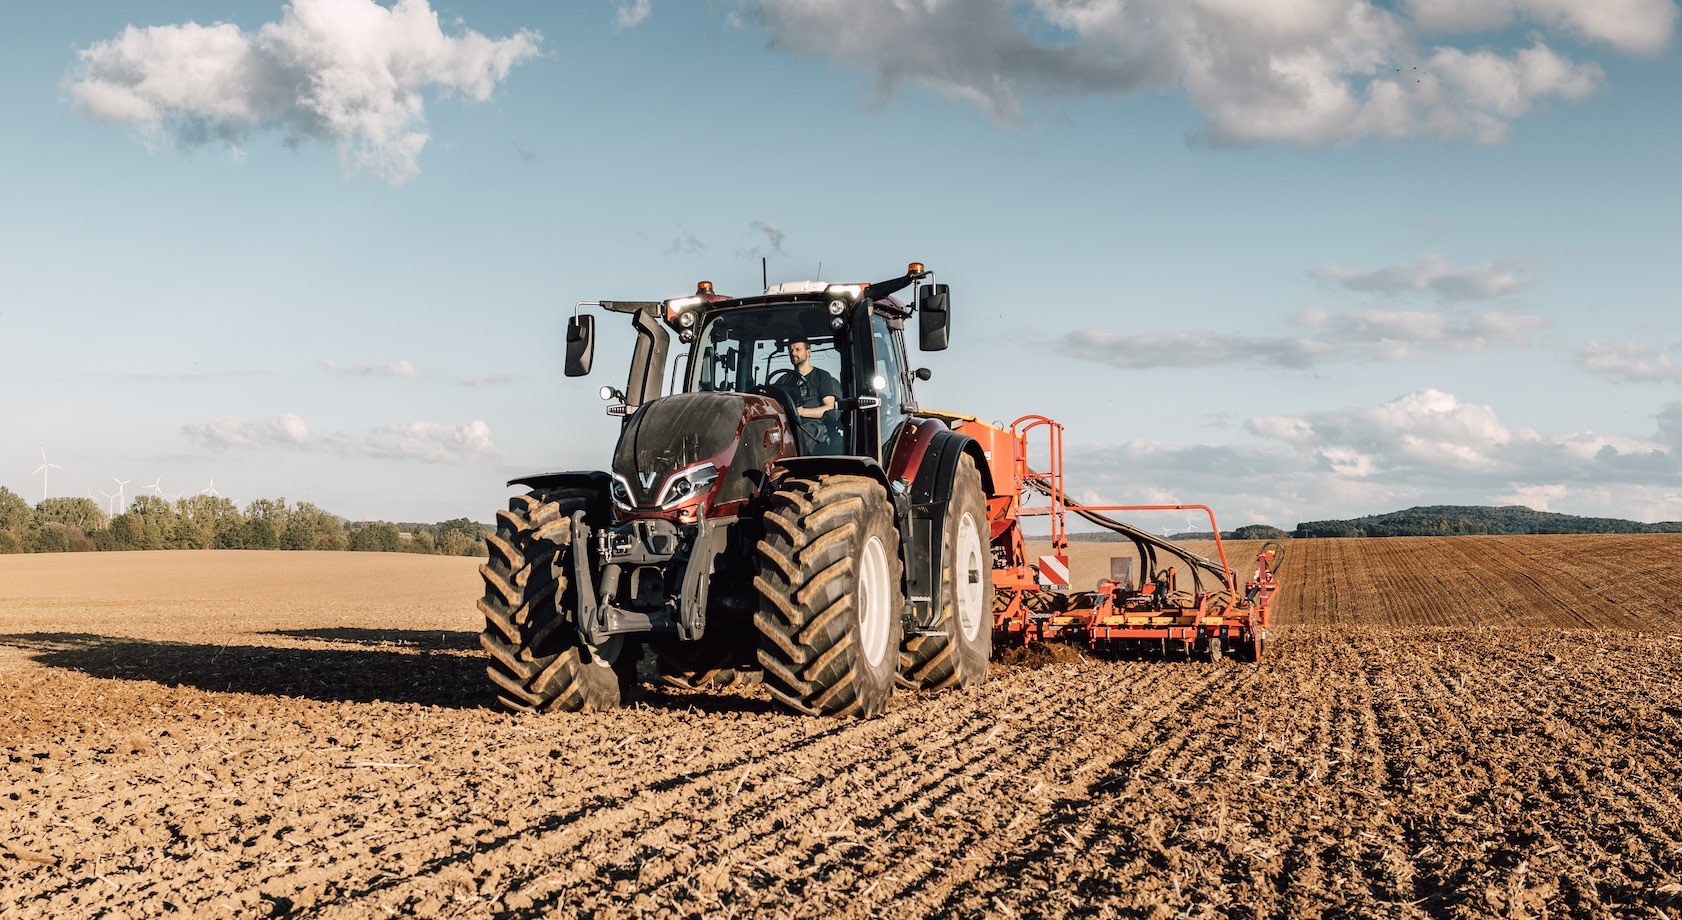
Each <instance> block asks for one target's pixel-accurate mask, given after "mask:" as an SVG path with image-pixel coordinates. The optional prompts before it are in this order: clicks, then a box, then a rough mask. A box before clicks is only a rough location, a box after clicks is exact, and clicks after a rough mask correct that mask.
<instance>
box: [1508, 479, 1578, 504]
mask: <svg viewBox="0 0 1682 920" xmlns="http://www.w3.org/2000/svg"><path fill="white" fill-rule="evenodd" d="M1570 494H1571V490H1570V489H1569V488H1567V487H1566V486H1563V485H1560V484H1558V483H1549V484H1544V485H1528V486H1519V487H1517V488H1515V489H1513V490H1512V491H1511V492H1508V493H1506V494H1505V495H1501V496H1499V497H1497V498H1496V499H1495V503H1496V504H1497V505H1523V506H1525V507H1526V508H1534V509H1536V510H1537V511H1551V510H1553V509H1552V508H1551V507H1550V506H1551V505H1553V503H1555V502H1557V501H1560V500H1561V499H1564V498H1566V497H1568V496H1569V495H1570Z"/></svg>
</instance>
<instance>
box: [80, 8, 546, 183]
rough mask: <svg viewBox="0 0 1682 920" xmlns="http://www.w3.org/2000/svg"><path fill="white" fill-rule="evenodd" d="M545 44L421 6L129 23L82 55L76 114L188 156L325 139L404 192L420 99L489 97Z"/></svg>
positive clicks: (422, 122) (421, 113) (346, 161)
mask: <svg viewBox="0 0 1682 920" xmlns="http://www.w3.org/2000/svg"><path fill="white" fill-rule="evenodd" d="M540 41H541V37H540V36H539V35H538V34H537V33H535V32H530V31H521V32H519V33H517V34H515V35H513V36H511V37H509V38H504V39H498V40H492V39H490V38H487V37H485V36H484V35H482V34H480V33H478V32H475V31H473V30H471V29H465V30H463V31H462V32H461V33H460V34H458V35H453V36H452V35H446V34H445V33H444V31H443V29H442V28H440V26H439V24H438V17H437V14H436V13H434V12H433V11H432V9H431V7H430V6H429V5H428V4H427V2H426V0H397V2H396V3H395V4H394V5H392V6H391V7H389V8H387V7H383V6H380V5H379V4H377V3H375V2H373V0H293V2H292V3H290V4H289V5H287V6H286V7H285V9H284V11H283V13H282V14H281V19H280V21H279V22H271V23H267V24H265V25H263V26H262V27H261V28H259V29H258V30H257V31H256V32H252V33H247V32H244V31H242V30H241V29H240V28H239V27H238V26H235V25H232V24H229V23H217V24H215V25H210V26H202V25H199V24H197V23H192V22H189V23H184V24H181V25H165V26H146V27H137V26H129V27H127V28H125V29H124V30H123V32H122V34H120V35H118V36H117V37H116V38H113V39H110V40H108V41H102V42H96V43H94V44H93V45H91V46H89V47H87V48H85V49H82V50H81V51H80V52H79V53H78V57H79V59H80V60H79V65H78V67H77V69H76V71H75V72H74V73H73V74H72V75H71V77H70V78H69V79H68V80H67V91H68V94H69V96H70V100H71V104H72V106H73V107H74V109H75V110H76V111H77V112H78V113H79V114H81V115H83V116H84V117H87V118H90V119H93V120H95V121H105V122H113V123H117V124H123V125H128V126H130V127H133V128H135V129H137V130H139V131H140V132H141V133H142V134H143V135H145V136H147V137H149V138H152V137H157V136H168V137H171V138H172V139H173V140H174V141H175V142H176V143H177V144H179V145H181V146H183V147H186V148H193V147H197V146H200V145H202V144H205V143H209V142H212V141H219V142H223V143H227V144H229V145H230V146H236V145H238V144H240V143H242V142H243V140H244V139H245V138H247V137H249V136H251V135H253V134H256V133H259V132H276V133H279V134H280V135H282V136H283V137H284V138H285V140H286V141H287V142H288V143H295V142H298V141H301V140H303V139H306V138H313V139H320V140H326V141H329V142H331V143H333V144H334V146H335V147H336V148H337V150H338V154H339V160H340V163H341V165H342V166H343V168H344V169H345V171H346V172H347V174H348V173H368V174H370V175H373V176H376V177H378V178H381V179H384V180H386V181H388V182H392V183H401V182H403V181H405V180H408V179H411V178H413V177H414V176H416V175H418V174H419V172H420V165H419V157H420V153H421V150H422V148H423V147H425V145H426V142H427V137H428V136H427V132H426V111H425V108H426V107H425V99H424V94H425V93H426V91H427V90H434V91H437V92H440V93H444V94H456V93H459V94H460V95H462V96H465V97H467V98H469V99H472V100H475V101H481V102H482V101H484V100H486V99H488V98H490V95H491V92H492V91H493V90H494V89H495V88H496V86H497V84H499V83H500V82H501V81H502V80H503V79H505V78H506V77H507V76H508V73H509V71H510V69H511V68H513V66H514V65H515V64H518V63H520V62H521V61H524V60H527V59H529V58H531V57H533V56H535V55H536V54H537V48H538V44H539V42H540Z"/></svg>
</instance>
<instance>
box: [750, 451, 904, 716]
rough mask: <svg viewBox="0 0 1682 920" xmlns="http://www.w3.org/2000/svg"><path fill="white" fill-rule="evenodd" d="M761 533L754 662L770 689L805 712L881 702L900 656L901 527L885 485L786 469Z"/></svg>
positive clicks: (845, 712) (854, 709) (853, 711)
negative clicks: (789, 473) (805, 476)
mask: <svg viewBox="0 0 1682 920" xmlns="http://www.w3.org/2000/svg"><path fill="white" fill-rule="evenodd" d="M764 524H765V537H764V539H762V540H760V542H759V569H760V571H759V576H758V577H757V578H755V579H754V587H755V588H757V589H758V593H759V597H760V602H759V612H758V614H756V615H755V617H754V624H755V626H757V627H758V630H759V636H760V639H759V665H760V668H761V669H762V670H763V671H764V681H765V687H766V689H767V690H769V691H771V695H772V696H773V697H775V698H776V699H777V701H778V702H780V703H781V704H782V705H784V706H786V707H788V708H789V709H792V710H794V711H796V712H801V713H805V714H807V715H828V716H849V715H850V716H858V717H861V718H870V717H873V716H877V715H880V714H882V713H883V712H885V711H887V708H888V700H889V699H890V698H891V697H892V696H893V691H894V678H895V672H896V670H897V665H898V663H899V656H898V654H897V653H896V652H897V650H898V648H899V645H900V633H901V629H902V624H901V616H902V615H903V611H904V607H905V601H904V594H903V592H902V588H901V583H902V582H901V578H902V565H901V563H900V558H899V532H898V530H897V529H896V528H895V527H894V518H893V513H892V511H891V510H890V507H889V505H888V501H887V495H886V493H885V492H884V491H883V489H882V486H881V485H880V484H879V483H877V482H876V481H875V480H873V479H869V478H866V477H862V476H820V477H818V478H816V479H801V478H795V477H789V478H786V479H784V480H782V482H780V483H779V484H778V485H777V487H776V489H775V491H774V492H772V494H771V496H770V498H769V500H768V502H767V508H766V512H765V517H764Z"/></svg>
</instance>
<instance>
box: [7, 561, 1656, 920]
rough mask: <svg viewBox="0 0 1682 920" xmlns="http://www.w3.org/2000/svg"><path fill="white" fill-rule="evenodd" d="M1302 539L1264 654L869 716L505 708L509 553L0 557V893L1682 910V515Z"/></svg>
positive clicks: (1054, 657)
mask: <svg viewBox="0 0 1682 920" xmlns="http://www.w3.org/2000/svg"><path fill="white" fill-rule="evenodd" d="M1111 549H1112V548H1111V547H1109V546H1106V545H1103V544H1077V545H1076V550H1075V551H1076V559H1075V581H1076V584H1077V585H1089V584H1090V583H1091V582H1092V581H1094V580H1096V578H1097V577H1098V575H1101V574H1103V573H1105V572H1107V571H1108V562H1107V559H1108V555H1109V553H1110V551H1111ZM1249 551H1250V552H1253V549H1250V550H1249ZM1231 552H1232V554H1233V557H1234V558H1233V562H1234V564H1235V565H1236V566H1238V567H1240V568H1242V566H1243V565H1244V564H1245V563H1246V557H1245V556H1244V554H1243V552H1240V551H1238V550H1237V549H1233V550H1231ZM1287 552H1288V553H1289V556H1288V557H1287V560H1286V567H1285V570H1284V573H1283V581H1284V583H1285V586H1284V588H1283V589H1282V590H1281V592H1280V597H1279V599H1278V601H1277V605H1276V611H1277V615H1278V620H1279V622H1281V623H1282V624H1283V625H1281V626H1280V627H1278V628H1277V629H1276V630H1275V633H1274V641H1273V642H1272V643H1271V645H1270V649H1269V656H1268V658H1267V659H1265V660H1264V661H1263V662H1262V663H1261V664H1259V665H1250V664H1240V663H1236V662H1232V661H1222V662H1219V663H1215V664H1209V663H1197V662H1176V661H1142V662H1141V661H1103V660H1094V659H1091V658H1089V657H1086V656H1084V655H1081V654H1079V653H1077V652H1075V651H1073V650H1070V649H1061V650H1057V651H1055V652H1046V653H1043V654H1042V653H1036V654H1020V653H1019V654H1016V655H1013V656H1011V657H1010V660H1011V663H1010V664H1008V665H1007V664H1003V663H996V664H995V665H994V669H993V676H992V679H991V680H990V681H989V682H988V683H987V684H986V685H985V686H983V687H981V688H978V689H976V690H971V691H963V692H958V693H951V694H945V695H914V694H901V695H900V696H899V697H898V698H897V699H896V702H895V705H894V706H893V708H892V709H891V711H890V712H889V713H888V715H886V716H885V717H883V718H880V719H876V720H873V721H868V722H842V721H826V720H815V719H807V718H799V717H793V716H787V715H783V714H781V713H780V712H778V711H776V710H775V709H773V708H772V706H771V705H770V703H769V700H768V698H767V697H766V695H765V694H764V693H763V691H760V690H758V689H754V690H749V691H735V692H731V693H727V694H719V695H706V694H700V693H691V692H681V691H659V690H654V689H648V690H647V691H646V692H644V694H643V695H642V697H641V700H640V701H639V702H638V703H637V704H636V705H634V706H633V707H631V708H628V709H624V710H620V711H616V712H612V713H605V714H583V715H561V716H551V717H538V718H528V717H515V716H512V715H508V714H505V713H502V712H499V711H497V710H495V709H492V708H489V706H490V701H491V697H490V694H489V693H488V692H487V690H486V682H485V680H484V677H483V662H482V659H481V656H480V653H479V652H478V650H477V643H476V638H477V637H476V634H477V631H478V629H479V627H480V625H481V623H480V621H479V620H478V617H477V614H476V613H475V612H474V607H473V604H474V600H475V599H476V597H477V596H478V594H479V593H480V589H479V585H478V580H477V575H476V573H475V567H476V562H475V561H474V560H468V559H449V558H440V557H426V556H403V555H396V556H385V555H375V554H360V553H356V554H350V553H345V554H317V553H261V552H222V553H214V552H206V553H193V552H180V553H128V554H110V553H106V554H85V555H74V556H0V695H3V698H4V700H5V703H4V719H3V720H0V752H3V756H4V758H5V760H4V762H3V772H0V916H40V917H49V916H50V917H80V916H153V915H162V914H170V913H174V914H177V915H189V916H215V915H219V914H230V915H238V916H249V915H252V914H262V913H277V914H296V915H307V916H323V917H364V916H370V915H382V914H387V913H416V914H423V915H444V916H469V917H478V916H515V917H521V916H540V915H544V914H548V913H556V914H561V915H569V914H574V913H576V914H578V915H581V916H594V917H618V916H626V915H650V916H696V917H700V916H705V917H714V916H766V917H773V916H818V915H823V916H834V917H867V916H932V915H938V916H965V917H968V916H1012V915H1022V916H1066V915H1079V916H1161V917H1169V916H1191V917H1213V916H1232V917H1252V916H1293V917H1294V916H1315V915H1336V916H1348V915H1360V916H1385V917H1423V916H1541V915H1544V914H1551V915H1556V916H1558V915H1571V916H1627V917H1670V918H1679V917H1682V797H1679V794H1682V690H1679V689H1678V681H1677V677H1676V674H1677V665H1676V661H1677V659H1678V658H1679V657H1682V601H1679V599H1678V596H1679V593H1682V592H1679V589H1682V566H1679V565H1678V562H1679V561H1682V537H1674V536H1635V537H1629V536H1604V537H1462V538H1453V539H1394V540H1369V541H1344V540H1312V541H1293V542H1290V543H1288V544H1287ZM1094 572H1096V574H1093V573H1094Z"/></svg>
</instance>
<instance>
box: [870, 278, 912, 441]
mask: <svg viewBox="0 0 1682 920" xmlns="http://www.w3.org/2000/svg"><path fill="white" fill-rule="evenodd" d="M899 327H900V323H898V322H892V323H890V322H889V320H888V318H887V317H885V316H883V315H882V314H880V313H877V312H875V311H874V310H873V311H871V315H870V360H869V363H868V365H867V366H866V367H863V368H860V370H861V371H862V372H863V373H861V374H859V395H860V396H874V397H875V398H876V399H877V400H879V401H880V404H879V405H878V406H877V407H876V408H875V409H874V410H871V411H869V412H866V413H863V414H865V415H867V416H868V415H874V416H875V421H876V424H875V426H865V427H867V428H869V427H874V429H875V431H874V435H875V437H874V441H875V443H873V444H862V443H861V444H860V445H859V447H860V448H862V449H865V450H871V451H872V452H873V453H874V454H875V455H876V457H877V458H878V459H879V460H881V461H882V462H884V463H886V462H887V458H888V457H889V455H890V454H891V453H892V450H891V447H892V444H893V440H894V437H895V436H896V435H898V434H899V429H900V426H901V425H903V424H904V423H905V420H906V419H907V418H909V417H910V416H911V413H912V412H913V411H915V410H916V408H917V405H916V403H914V402H913V401H912V397H911V381H910V379H909V378H908V377H907V376H906V372H905V349H904V346H903V345H902V344H901V341H900V336H901V334H902V333H901V330H900V328H899ZM861 440H862V438H861ZM861 452H862V451H861Z"/></svg>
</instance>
